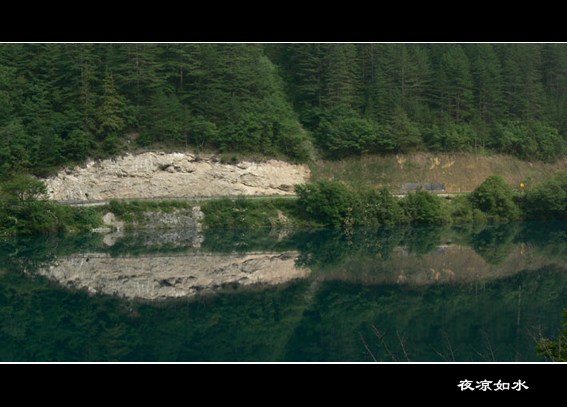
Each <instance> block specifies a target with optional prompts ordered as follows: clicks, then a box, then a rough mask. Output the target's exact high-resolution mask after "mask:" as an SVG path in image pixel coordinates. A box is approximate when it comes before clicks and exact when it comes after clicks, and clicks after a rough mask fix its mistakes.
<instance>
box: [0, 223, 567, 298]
mask: <svg viewBox="0 0 567 407" xmlns="http://www.w3.org/2000/svg"><path fill="white" fill-rule="evenodd" d="M566 231H567V227H566V225H565V223H560V222H555V223H551V222H548V223H544V222H538V223H509V224H482V225H478V224H477V225H472V224H471V225H461V226H422V227H416V226H412V227H410V226H404V227H391V228H378V229H364V228H360V229H354V230H338V229H314V230H268V229H261V230H231V231H220V230H215V229H208V230H205V231H204V232H203V233H204V235H203V236H201V235H199V236H198V239H199V242H198V243H199V244H195V242H194V241H193V240H194V238H191V239H187V238H186V236H185V235H186V231H183V230H180V231H179V233H180V238H179V239H175V236H173V237H172V233H173V234H174V233H175V232H174V231H171V230H169V231H168V232H167V239H160V234H159V233H157V234H156V232H155V231H154V232H151V233H152V234H148V233H143V232H137V233H133V234H126V235H121V236H118V237H113V238H112V239H109V238H108V237H109V236H108V235H107V236H101V235H97V234H94V235H85V236H81V235H76V236H67V237H60V238H58V239H56V240H55V241H52V240H47V239H44V238H41V237H36V238H26V239H10V240H8V239H7V240H4V241H2V242H1V243H0V255H1V260H0V269H5V270H19V271H22V272H33V271H39V270H42V272H41V274H45V275H47V276H48V277H49V278H50V279H54V280H57V281H59V282H61V283H62V284H63V285H66V286H72V287H82V288H85V289H87V290H89V291H91V292H103V293H116V294H119V295H123V296H127V297H141V298H171V297H180V296H192V295H194V294H196V293H201V294H203V293H206V292H212V291H218V290H219V289H222V287H223V286H227V285H236V286H240V285H251V284H271V285H273V284H279V283H283V282H288V281H291V280H294V279H297V278H306V277H307V276H309V275H312V276H313V277H314V278H316V279H317V280H341V281H350V282H358V283H363V284H418V285H420V284H435V283H444V282H474V281H478V280H484V279H493V278H503V277H508V276H512V275H514V274H515V273H518V272H519V271H529V270H538V269H541V268H543V267H545V266H550V265H557V266H563V265H564V264H565V260H566V259H567V257H566V255H567V253H566V251H567V249H566V248H565V243H564V242H565V236H566ZM192 236H195V234H192Z"/></svg>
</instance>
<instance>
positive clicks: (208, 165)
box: [45, 152, 309, 201]
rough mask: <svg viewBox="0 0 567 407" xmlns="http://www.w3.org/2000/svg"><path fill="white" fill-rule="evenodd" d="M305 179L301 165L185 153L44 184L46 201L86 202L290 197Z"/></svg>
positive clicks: (75, 172)
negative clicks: (227, 160)
mask: <svg viewBox="0 0 567 407" xmlns="http://www.w3.org/2000/svg"><path fill="white" fill-rule="evenodd" d="M308 178H309V169H308V167H307V166H306V165H293V164H289V163H286V162H283V161H276V160H270V161H266V162H262V163H255V162H246V161H244V162H240V163H237V164H225V163H221V162H220V161H219V160H218V159H216V158H214V157H212V156H200V157H196V156H195V155H193V154H188V153H171V154H167V153H163V152H162V153H144V154H138V155H132V154H126V155H125V156H123V157H119V158H114V159H108V160H103V161H100V160H99V161H90V162H88V163H87V164H85V165H84V166H81V167H75V168H72V169H68V170H66V171H63V172H60V173H59V174H58V175H57V176H55V177H52V178H49V179H47V180H45V182H46V185H47V190H48V193H49V196H50V198H51V199H54V200H60V201H85V200H109V199H136V198H191V197H211V196H233V195H289V194H292V193H293V185H294V184H300V183H304V182H305V181H306V180H307V179H308Z"/></svg>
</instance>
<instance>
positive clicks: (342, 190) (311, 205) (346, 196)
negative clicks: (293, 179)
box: [295, 181, 355, 226]
mask: <svg viewBox="0 0 567 407" xmlns="http://www.w3.org/2000/svg"><path fill="white" fill-rule="evenodd" d="M295 192H296V193H297V195H299V202H298V204H299V207H300V209H301V210H302V211H303V213H304V214H305V215H306V217H307V218H308V219H311V220H313V221H314V222H316V223H318V224H319V225H321V226H341V225H344V224H346V223H347V222H349V221H350V219H351V214H352V211H353V206H354V203H355V201H354V198H353V196H352V193H351V191H350V190H349V189H348V188H347V187H346V186H345V185H344V184H342V183H340V182H335V181H318V182H316V183H314V184H301V185H296V186H295Z"/></svg>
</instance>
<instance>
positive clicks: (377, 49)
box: [0, 43, 567, 181]
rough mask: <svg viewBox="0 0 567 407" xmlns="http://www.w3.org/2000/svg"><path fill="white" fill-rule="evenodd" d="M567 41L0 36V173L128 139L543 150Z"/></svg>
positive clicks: (286, 146)
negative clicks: (12, 39) (33, 40)
mask: <svg viewBox="0 0 567 407" xmlns="http://www.w3.org/2000/svg"><path fill="white" fill-rule="evenodd" d="M566 139H567V44H367V43H361V44H344V43H338V44H337V43H335V44H332V43H305V44H208V43H204V44H191V43H189V44H159V43H157V44H136V43H132V44H128V43H115V44H65V43H62V44H41V43H40V44H18V43H15V44H8V43H6V44H0V181H1V180H2V179H6V178H9V177H10V176H11V175H13V174H15V173H20V172H31V173H34V174H36V175H45V174H47V173H49V171H50V170H52V169H54V168H57V167H58V166H60V165H62V164H68V163H78V162H81V161H82V160H84V159H85V158H87V157H107V156H111V155H113V154H116V153H119V152H121V151H124V149H126V148H128V149H136V148H154V147H167V148H183V149H185V148H190V149H193V150H203V149H208V150H211V149H212V150H217V151H221V152H225V153H234V152H238V153H244V154H246V153H261V154H264V155H267V156H284V157H286V158H289V159H292V160H305V159H307V158H308V157H309V152H310V150H311V149H312V148H315V149H317V151H319V152H320V154H322V155H323V156H325V157H330V158H341V157H346V156H349V155H358V154H367V153H378V154H382V153H392V152H411V151H443V152H465V151H468V152H476V153H485V152H498V153H505V154H511V155H514V156H517V157H519V158H522V159H530V160H541V161H554V160H556V159H557V158H558V157H560V156H562V155H563V153H564V149H565V140H566Z"/></svg>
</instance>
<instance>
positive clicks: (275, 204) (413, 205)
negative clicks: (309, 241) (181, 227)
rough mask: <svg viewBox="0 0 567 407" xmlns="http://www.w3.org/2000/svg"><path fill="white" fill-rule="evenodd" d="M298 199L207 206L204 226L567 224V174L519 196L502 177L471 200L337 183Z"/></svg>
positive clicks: (305, 190)
mask: <svg viewBox="0 0 567 407" xmlns="http://www.w3.org/2000/svg"><path fill="white" fill-rule="evenodd" d="M295 191H296V193H297V195H298V199H293V200H292V199H265V200H255V201H252V200H247V199H244V198H239V199H234V200H232V199H223V200H218V201H210V202H207V203H205V204H204V205H203V206H202V210H203V213H204V214H205V218H204V225H205V226H207V227H218V228H223V227H224V228H250V227H274V226H280V227H282V226H283V227H285V226H291V227H356V226H380V225H402V224H443V223H471V222H476V223H488V222H498V223H500V222H512V221H524V220H526V221H527V220H567V173H559V174H557V175H556V176H555V177H554V178H552V179H549V180H547V181H545V182H542V183H540V184H537V185H535V186H530V185H523V184H522V186H521V187H520V190H519V191H516V190H515V189H514V188H512V187H511V186H510V185H508V184H507V183H506V182H505V181H504V179H503V178H502V177H501V176H499V175H493V176H490V177H488V178H487V179H486V180H485V181H484V182H483V183H482V184H481V185H479V186H478V187H477V188H476V189H475V190H474V191H472V192H471V193H470V194H462V195H458V196H454V197H446V198H444V197H441V196H439V195H435V194H432V193H430V192H427V191H425V190H419V189H418V190H417V191H416V192H415V193H410V194H408V195H407V196H404V197H401V198H400V197H397V196H395V195H394V194H392V193H391V192H390V190H389V189H388V188H386V187H383V188H379V189H373V188H369V187H360V188H355V187H350V186H347V185H345V184H343V183H341V182H337V181H324V180H321V181H317V182H315V183H312V184H300V185H296V186H295Z"/></svg>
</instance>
